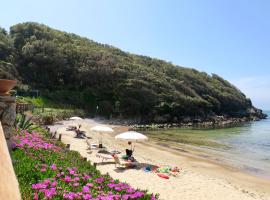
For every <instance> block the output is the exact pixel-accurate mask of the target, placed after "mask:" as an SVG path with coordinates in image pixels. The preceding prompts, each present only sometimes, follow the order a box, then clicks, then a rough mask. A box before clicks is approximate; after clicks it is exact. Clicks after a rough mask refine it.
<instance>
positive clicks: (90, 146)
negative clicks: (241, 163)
mask: <svg viewBox="0 0 270 200" xmlns="http://www.w3.org/2000/svg"><path fill="white" fill-rule="evenodd" d="M86 144H87V149H88V150H93V149H97V148H98V144H92V143H90V142H89V140H86Z"/></svg>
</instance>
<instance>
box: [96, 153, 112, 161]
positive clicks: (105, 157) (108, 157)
mask: <svg viewBox="0 0 270 200" xmlns="http://www.w3.org/2000/svg"><path fill="white" fill-rule="evenodd" d="M96 157H97V158H101V159H102V161H101V162H104V160H106V161H107V160H111V159H113V157H112V155H107V154H104V155H102V154H100V153H98V154H96Z"/></svg>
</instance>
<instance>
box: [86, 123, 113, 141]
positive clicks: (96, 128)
mask: <svg viewBox="0 0 270 200" xmlns="http://www.w3.org/2000/svg"><path fill="white" fill-rule="evenodd" d="M90 130H91V131H95V132H98V133H102V132H106V133H112V132H114V130H113V129H112V128H110V127H108V126H100V125H97V126H94V127H92V128H91V129H90ZM100 143H101V144H102V138H101V136H100Z"/></svg>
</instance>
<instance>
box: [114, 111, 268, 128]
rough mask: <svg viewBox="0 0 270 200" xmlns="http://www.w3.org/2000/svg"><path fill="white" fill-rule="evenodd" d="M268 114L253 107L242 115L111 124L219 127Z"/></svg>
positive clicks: (115, 121) (142, 126)
mask: <svg viewBox="0 0 270 200" xmlns="http://www.w3.org/2000/svg"><path fill="white" fill-rule="evenodd" d="M266 118H267V115H266V114H264V113H263V112H262V110H260V109H257V108H254V107H253V108H251V109H249V110H248V113H247V114H245V115H244V116H240V117H231V116H228V115H212V116H211V117H207V118H202V117H185V118H183V120H181V121H179V122H164V123H158V122H150V123H149V122H136V120H122V119H118V120H112V121H110V124H117V125H119V124H122V125H128V126H130V127H131V129H132V130H137V131H139V130H156V129H167V128H181V127H198V128H215V127H216V128H217V127H221V128H222V127H231V126H237V125H240V124H243V123H246V122H250V121H259V120H261V119H266Z"/></svg>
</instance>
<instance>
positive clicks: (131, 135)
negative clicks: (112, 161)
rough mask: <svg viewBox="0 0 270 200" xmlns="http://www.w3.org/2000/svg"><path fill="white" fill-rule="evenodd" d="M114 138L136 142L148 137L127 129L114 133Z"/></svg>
mask: <svg viewBox="0 0 270 200" xmlns="http://www.w3.org/2000/svg"><path fill="white" fill-rule="evenodd" d="M115 139H116V140H127V141H135V142H138V141H145V140H147V139H148V137H146V136H145V135H143V134H141V133H138V132H135V131H127V132H124V133H120V134H119V135H116V136H115Z"/></svg>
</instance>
